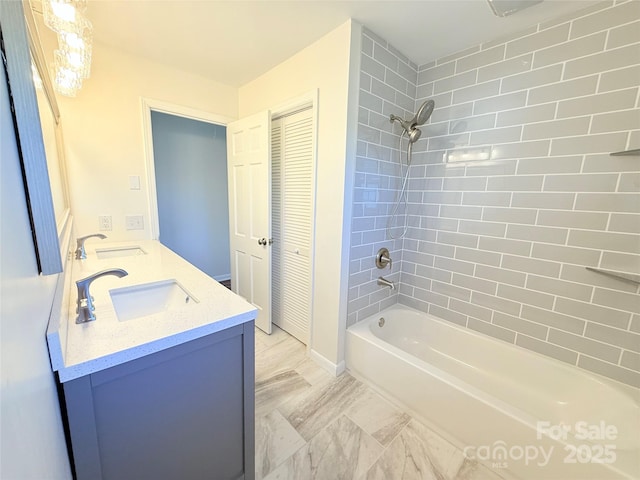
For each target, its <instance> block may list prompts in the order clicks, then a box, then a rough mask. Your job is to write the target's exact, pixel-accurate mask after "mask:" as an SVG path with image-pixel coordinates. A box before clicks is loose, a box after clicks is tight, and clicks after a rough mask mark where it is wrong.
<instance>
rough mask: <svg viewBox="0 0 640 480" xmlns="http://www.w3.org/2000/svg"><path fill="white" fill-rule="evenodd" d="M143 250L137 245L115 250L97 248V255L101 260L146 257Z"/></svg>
mask: <svg viewBox="0 0 640 480" xmlns="http://www.w3.org/2000/svg"><path fill="white" fill-rule="evenodd" d="M146 254H147V252H145V251H144V250H143V249H142V248H140V247H139V246H137V245H132V246H127V247H115V248H96V255H97V257H98V258H100V259H105V258H119V257H136V256H138V255H146Z"/></svg>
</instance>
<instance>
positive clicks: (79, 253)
mask: <svg viewBox="0 0 640 480" xmlns="http://www.w3.org/2000/svg"><path fill="white" fill-rule="evenodd" d="M91 237H98V238H101V239H102V240H104V239H105V238H107V236H106V235H103V234H101V233H93V234H91V235H85V236H84V237H78V238H77V239H76V260H82V259H85V258H87V252H85V250H84V242H85V240H86V239H87V238H91Z"/></svg>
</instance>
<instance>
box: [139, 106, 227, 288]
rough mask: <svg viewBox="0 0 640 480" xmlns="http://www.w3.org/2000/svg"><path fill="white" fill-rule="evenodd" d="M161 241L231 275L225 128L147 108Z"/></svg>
mask: <svg viewBox="0 0 640 480" xmlns="http://www.w3.org/2000/svg"><path fill="white" fill-rule="evenodd" d="M151 124H152V131H153V154H154V162H155V175H156V190H157V195H158V216H159V223H160V242H161V243H162V244H163V245H165V246H167V247H168V248H170V249H171V250H173V251H174V252H176V253H177V254H178V255H180V256H181V257H183V258H184V259H186V260H187V261H189V262H190V263H192V264H193V265H195V266H196V267H198V268H199V269H200V270H202V271H203V272H205V273H206V274H207V275H209V276H211V277H214V278H216V279H217V280H225V279H228V278H230V275H231V273H230V272H231V267H230V263H229V201H228V194H227V140H226V127H223V126H220V125H213V124H210V123H206V122H201V121H197V120H191V119H187V118H183V117H178V116H175V115H168V114H165V113H160V112H151Z"/></svg>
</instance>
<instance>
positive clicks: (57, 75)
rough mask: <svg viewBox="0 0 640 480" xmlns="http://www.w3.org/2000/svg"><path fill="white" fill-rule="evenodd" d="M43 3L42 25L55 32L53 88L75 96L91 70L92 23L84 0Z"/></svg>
mask: <svg viewBox="0 0 640 480" xmlns="http://www.w3.org/2000/svg"><path fill="white" fill-rule="evenodd" d="M0 1H1V0H0ZM42 5H43V8H42V11H43V15H44V22H45V25H47V26H48V27H49V28H51V29H52V30H53V31H55V32H56V33H57V34H58V46H59V48H58V49H57V50H56V51H55V52H54V58H53V70H54V82H53V86H54V89H55V90H56V91H57V92H58V93H60V94H62V95H65V96H68V97H75V96H76V94H77V92H78V90H79V89H80V88H81V87H82V80H83V79H87V78H89V73H90V70H91V43H92V42H91V41H92V38H91V33H92V25H91V22H90V21H89V20H87V18H86V17H85V16H84V12H85V10H86V8H87V0H42Z"/></svg>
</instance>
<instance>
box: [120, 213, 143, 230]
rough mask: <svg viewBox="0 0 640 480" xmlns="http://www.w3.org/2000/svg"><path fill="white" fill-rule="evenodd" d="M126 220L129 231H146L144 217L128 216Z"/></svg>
mask: <svg viewBox="0 0 640 480" xmlns="http://www.w3.org/2000/svg"><path fill="white" fill-rule="evenodd" d="M124 218H125V224H126V227H127V230H144V217H143V216H142V215H127V216H126V217H124Z"/></svg>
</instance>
